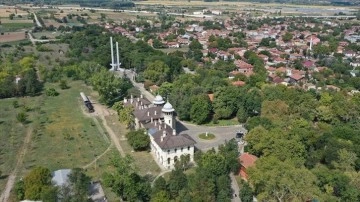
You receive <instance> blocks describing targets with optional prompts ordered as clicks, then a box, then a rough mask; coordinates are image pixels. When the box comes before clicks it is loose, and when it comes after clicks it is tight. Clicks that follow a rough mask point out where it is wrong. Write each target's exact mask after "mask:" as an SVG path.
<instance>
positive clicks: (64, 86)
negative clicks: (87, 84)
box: [59, 80, 69, 90]
mask: <svg viewBox="0 0 360 202" xmlns="http://www.w3.org/2000/svg"><path fill="white" fill-rule="evenodd" d="M59 86H60V88H61V89H62V90H65V89H68V88H69V86H68V85H67V82H66V80H60V84H59Z"/></svg>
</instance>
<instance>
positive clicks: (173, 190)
mask: <svg viewBox="0 0 360 202" xmlns="http://www.w3.org/2000/svg"><path fill="white" fill-rule="evenodd" d="M168 183H169V191H170V195H171V198H176V197H177V196H179V192H180V190H182V189H184V188H186V187H187V183H188V180H187V178H186V175H185V174H184V172H183V170H182V169H175V170H172V171H171V173H170V176H169V182H168Z"/></svg>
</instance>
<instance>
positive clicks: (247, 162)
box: [240, 153, 258, 168]
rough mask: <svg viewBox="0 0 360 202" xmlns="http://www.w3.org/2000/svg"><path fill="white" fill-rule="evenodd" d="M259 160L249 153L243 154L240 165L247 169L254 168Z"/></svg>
mask: <svg viewBox="0 0 360 202" xmlns="http://www.w3.org/2000/svg"><path fill="white" fill-rule="evenodd" d="M257 159H258V157H256V156H254V155H252V154H249V153H243V154H241V155H240V164H241V165H242V166H243V167H245V168H249V167H251V166H254V164H255V161H256V160H257Z"/></svg>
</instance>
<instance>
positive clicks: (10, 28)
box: [0, 23, 34, 32]
mask: <svg viewBox="0 0 360 202" xmlns="http://www.w3.org/2000/svg"><path fill="white" fill-rule="evenodd" d="M33 26H34V24H33V23H3V24H1V25H0V30H1V32H14V31H17V30H20V29H29V28H31V27H33Z"/></svg>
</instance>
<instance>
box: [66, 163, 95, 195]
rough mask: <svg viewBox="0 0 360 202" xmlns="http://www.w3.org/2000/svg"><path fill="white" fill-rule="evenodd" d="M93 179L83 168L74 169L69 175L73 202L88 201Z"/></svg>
mask: <svg viewBox="0 0 360 202" xmlns="http://www.w3.org/2000/svg"><path fill="white" fill-rule="evenodd" d="M90 181H91V178H90V177H89V176H87V175H86V174H85V173H84V170H83V169H81V168H74V169H72V170H71V172H70V174H69V183H70V187H71V193H72V200H73V201H86V200H87V198H88V189H89V185H90Z"/></svg>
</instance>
